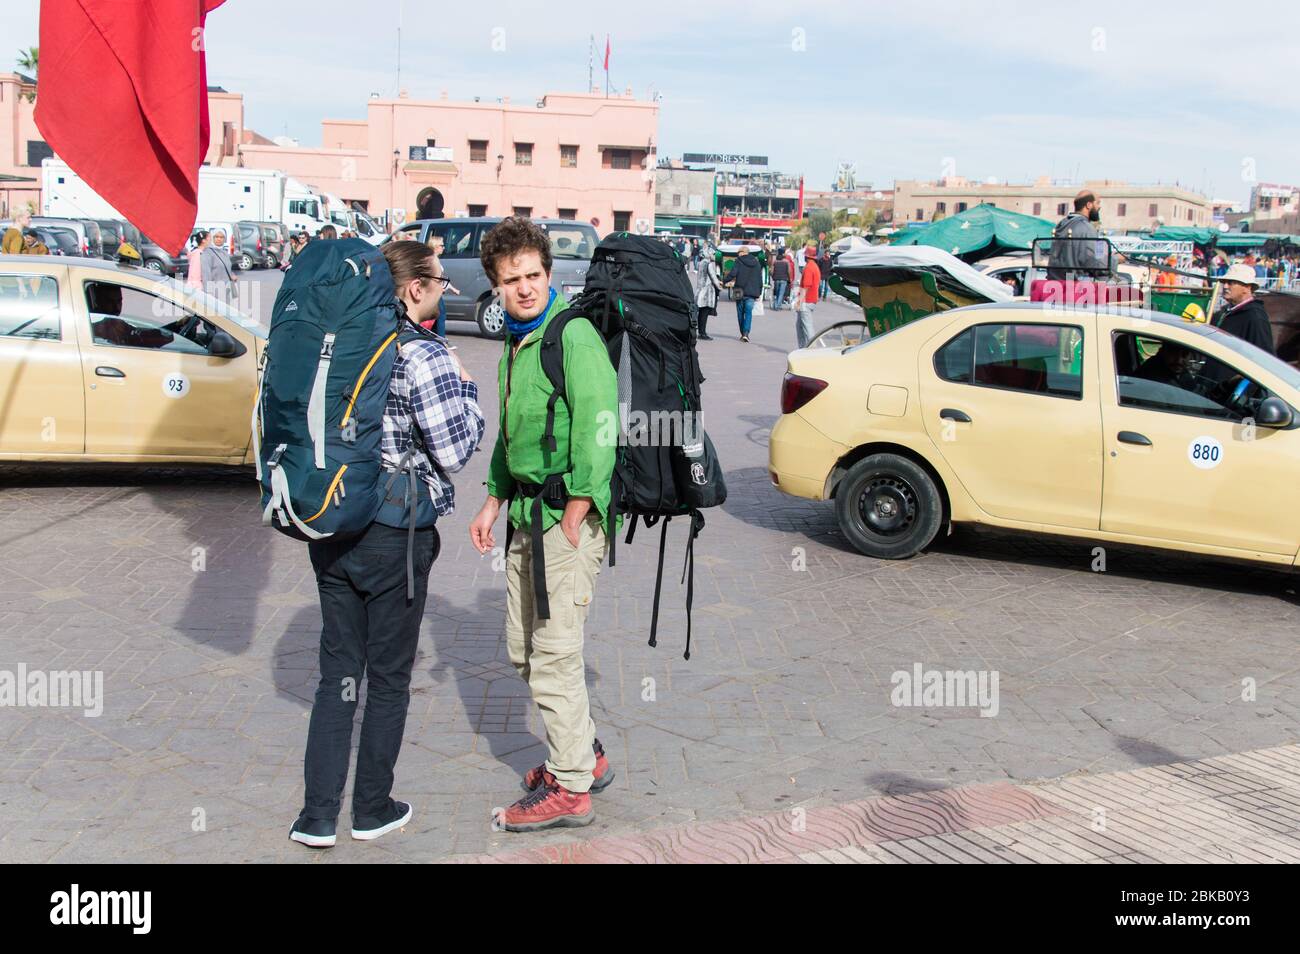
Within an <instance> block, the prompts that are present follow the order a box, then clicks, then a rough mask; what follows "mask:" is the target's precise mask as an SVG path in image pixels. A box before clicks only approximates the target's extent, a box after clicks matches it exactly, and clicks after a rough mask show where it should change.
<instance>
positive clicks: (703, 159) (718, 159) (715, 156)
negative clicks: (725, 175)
mask: <svg viewBox="0 0 1300 954" xmlns="http://www.w3.org/2000/svg"><path fill="white" fill-rule="evenodd" d="M682 162H690V163H695V164H697V165H706V166H765V165H767V156H741V155H736V154H734V153H729V152H685V153H682Z"/></svg>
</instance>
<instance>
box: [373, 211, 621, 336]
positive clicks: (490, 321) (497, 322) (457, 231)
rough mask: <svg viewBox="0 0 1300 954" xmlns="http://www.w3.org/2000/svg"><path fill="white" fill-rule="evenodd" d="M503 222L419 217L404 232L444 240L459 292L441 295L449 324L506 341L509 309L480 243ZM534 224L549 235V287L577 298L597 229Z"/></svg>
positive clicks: (447, 266) (556, 222)
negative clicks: (465, 324) (472, 326)
mask: <svg viewBox="0 0 1300 954" xmlns="http://www.w3.org/2000/svg"><path fill="white" fill-rule="evenodd" d="M500 221H501V219H500V218H499V217H484V218H467V219H417V220H416V221H414V222H410V223H407V224H406V225H404V226H402V229H401V231H403V232H407V233H410V234H413V235H415V236H416V237H417V238H418V239H419V240H420V241H421V242H428V241H429V240H430V239H431V238H433V237H434V236H435V235H436V236H441V237H442V240H443V253H442V267H443V271H444V272H445V273H446V275H447V277H448V278H450V279H451V284H452V285H454V286H455V287H456V289H457V291H455V292H453V291H451V289H448V290H447V291H445V292H443V301H445V302H446V303H447V320H448V321H473V322H477V324H478V327H479V330H480V331H481V332H482V333H483V334H484V335H486V336H487V337H489V338H503V337H505V325H506V322H505V311H504V310H503V309H502V307H501V303H500V302H499V301H498V300H497V297H496V295H495V293H494V292H493V290H492V285H491V283H490V282H489V281H488V278H487V275H485V274H484V273H483V266H482V264H481V263H480V262H479V244H480V242H482V239H483V236H484V235H486V234H487V233H488V232H489V231H491V229H492V227H493V226H494V225H496V224H497V223H498V222H500ZM533 221H534V222H536V223H537V224H538V225H540V226H541V227H542V228H543V229H545V230H546V232H547V234H549V235H550V236H551V257H552V260H553V263H552V266H551V284H552V285H553V286H554V287H555V289H556V290H557V291H559V292H560V293H561V294H563V295H566V296H569V297H572V296H573V295H576V294H577V293H578V292H580V291H582V288H583V286H584V285H585V284H586V281H587V269H588V267H590V265H591V255H592V253H593V252H594V251H595V249H596V246H597V244H599V242H600V237H599V236H598V235H597V234H596V230H595V229H594V228H592V227H591V226H590V225H588V224H587V223H586V222H574V221H571V220H569V219H534V220H533ZM389 241H391V238H390V239H389Z"/></svg>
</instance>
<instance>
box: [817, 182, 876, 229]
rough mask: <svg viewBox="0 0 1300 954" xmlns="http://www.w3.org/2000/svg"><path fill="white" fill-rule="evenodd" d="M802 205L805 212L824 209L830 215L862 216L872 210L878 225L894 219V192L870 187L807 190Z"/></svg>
mask: <svg viewBox="0 0 1300 954" xmlns="http://www.w3.org/2000/svg"><path fill="white" fill-rule="evenodd" d="M803 204H804V209H805V210H811V209H826V210H827V211H828V212H830V213H832V214H834V213H836V212H849V213H851V214H853V215H862V214H865V213H866V211H867V210H868V209H874V210H875V213H876V222H877V223H878V224H880V225H888V224H889V223H890V222H892V221H893V217H894V190H893V189H873V188H871V187H870V186H866V187H864V188H860V189H852V190H838V189H836V190H831V191H827V192H823V191H820V190H813V189H807V190H805V191H804V194H803ZM854 210H856V211H854Z"/></svg>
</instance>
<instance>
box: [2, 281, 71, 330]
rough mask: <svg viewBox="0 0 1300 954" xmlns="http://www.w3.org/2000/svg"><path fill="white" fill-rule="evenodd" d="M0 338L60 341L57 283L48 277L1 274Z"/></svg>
mask: <svg viewBox="0 0 1300 954" xmlns="http://www.w3.org/2000/svg"><path fill="white" fill-rule="evenodd" d="M0 337H2V338H41V339H47V340H56V341H57V340H58V339H59V338H60V337H61V335H60V331H59V285H58V282H56V281H55V280H54V279H53V278H52V277H50V276H48V275H17V274H13V273H9V274H5V273H0Z"/></svg>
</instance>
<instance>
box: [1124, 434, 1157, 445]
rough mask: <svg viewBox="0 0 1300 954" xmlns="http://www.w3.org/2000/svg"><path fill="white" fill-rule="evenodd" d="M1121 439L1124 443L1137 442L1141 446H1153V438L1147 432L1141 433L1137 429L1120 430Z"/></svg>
mask: <svg viewBox="0 0 1300 954" xmlns="http://www.w3.org/2000/svg"><path fill="white" fill-rule="evenodd" d="M1119 439H1120V441H1121V442H1122V443H1124V444H1137V445H1139V446H1141V447H1150V446H1151V438H1149V437H1147V436H1146V435H1145V434H1139V433H1138V432H1137V431H1120V432H1119Z"/></svg>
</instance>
